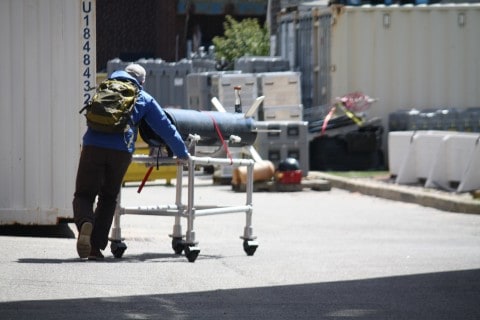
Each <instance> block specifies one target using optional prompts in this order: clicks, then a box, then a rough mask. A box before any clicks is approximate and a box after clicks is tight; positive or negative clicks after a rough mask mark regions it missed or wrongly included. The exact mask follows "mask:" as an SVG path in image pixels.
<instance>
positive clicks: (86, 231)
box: [77, 222, 93, 258]
mask: <svg viewBox="0 0 480 320" xmlns="http://www.w3.org/2000/svg"><path fill="white" fill-rule="evenodd" d="M92 230H93V225H92V224H91V223H90V222H85V223H84V224H82V227H81V228H80V233H79V235H78V240H77V252H78V256H79V257H80V258H87V257H88V255H89V254H90V250H91V249H92V245H91V244H90V236H91V235H92Z"/></svg>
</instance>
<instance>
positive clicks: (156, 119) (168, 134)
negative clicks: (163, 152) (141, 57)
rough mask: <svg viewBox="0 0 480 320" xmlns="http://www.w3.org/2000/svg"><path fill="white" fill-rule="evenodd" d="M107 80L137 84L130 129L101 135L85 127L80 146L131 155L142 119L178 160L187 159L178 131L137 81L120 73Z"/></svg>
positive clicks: (115, 73) (113, 74)
mask: <svg viewBox="0 0 480 320" xmlns="http://www.w3.org/2000/svg"><path fill="white" fill-rule="evenodd" d="M110 78H111V79H125V80H127V79H128V80H130V81H132V82H134V83H135V84H137V85H138V87H139V88H140V89H141V90H140V94H139V97H138V98H137V102H136V103H135V107H134V110H133V113H132V123H130V129H129V130H127V131H126V132H123V133H102V132H98V131H94V130H92V129H90V128H88V129H87V132H85V135H84V136H83V145H85V146H88V145H90V146H97V147H102V148H107V149H115V150H122V151H128V152H130V153H133V152H134V151H135V141H136V140H137V134H138V129H137V127H136V125H138V123H139V122H140V120H141V119H144V120H145V121H146V122H147V123H148V125H149V126H150V127H151V128H152V129H153V130H154V131H155V133H156V134H157V135H158V136H160V137H161V138H162V139H163V141H165V143H166V144H168V146H169V147H170V149H171V150H172V151H173V153H174V154H175V155H176V156H177V157H178V158H186V157H187V156H188V151H187V147H186V146H185V143H184V142H183V139H182V137H181V136H180V134H179V133H178V131H177V129H176V128H175V126H174V125H173V124H172V123H171V122H170V120H169V119H168V117H167V115H166V114H165V112H164V111H163V109H162V108H161V107H160V105H159V104H158V102H157V101H156V100H155V99H154V98H153V97H152V96H151V95H150V94H148V93H147V92H146V91H145V90H143V87H142V86H141V85H140V84H139V83H138V81H137V80H136V79H135V78H133V77H132V76H130V75H129V74H128V73H127V72H125V71H123V70H122V71H115V72H113V73H112V75H111V76H110Z"/></svg>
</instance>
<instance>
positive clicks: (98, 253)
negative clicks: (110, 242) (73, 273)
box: [88, 247, 104, 260]
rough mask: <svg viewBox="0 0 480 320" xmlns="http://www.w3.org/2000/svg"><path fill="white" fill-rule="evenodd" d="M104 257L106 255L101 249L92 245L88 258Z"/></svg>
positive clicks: (98, 258)
mask: <svg viewBox="0 0 480 320" xmlns="http://www.w3.org/2000/svg"><path fill="white" fill-rule="evenodd" d="M103 258H104V256H103V254H102V252H101V251H100V249H98V248H94V247H92V250H90V254H89V255H88V260H101V259H103Z"/></svg>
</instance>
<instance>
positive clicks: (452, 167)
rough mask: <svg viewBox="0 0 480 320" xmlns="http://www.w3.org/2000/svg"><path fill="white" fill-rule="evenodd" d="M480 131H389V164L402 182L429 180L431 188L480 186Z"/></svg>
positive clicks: (469, 187) (468, 188)
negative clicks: (454, 185)
mask: <svg viewBox="0 0 480 320" xmlns="http://www.w3.org/2000/svg"><path fill="white" fill-rule="evenodd" d="M479 138H480V134H478V133H466V132H450V131H403V132H390V133H389V140H388V141H389V156H390V160H389V167H390V173H391V174H392V175H395V176H396V180H395V182H396V183H398V184H412V183H416V182H418V181H419V180H422V179H423V180H425V187H427V188H442V189H447V190H451V189H452V188H451V185H453V184H456V185H458V187H457V189H456V190H455V191H456V192H467V191H472V190H475V189H480V170H479V169H480V146H479V144H478V142H479Z"/></svg>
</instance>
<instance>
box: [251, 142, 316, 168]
mask: <svg viewBox="0 0 480 320" xmlns="http://www.w3.org/2000/svg"><path fill="white" fill-rule="evenodd" d="M255 147H256V150H257V151H258V154H259V155H260V156H261V157H262V159H264V160H270V161H271V162H272V163H273V164H274V166H275V168H278V165H279V163H280V162H281V161H282V160H285V159H287V158H294V159H296V160H297V161H298V163H299V165H300V169H301V170H302V175H303V176H304V177H305V176H307V175H308V170H309V156H308V142H307V141H306V140H305V141H298V140H291V141H288V142H285V141H262V142H259V143H256V144H255Z"/></svg>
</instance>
